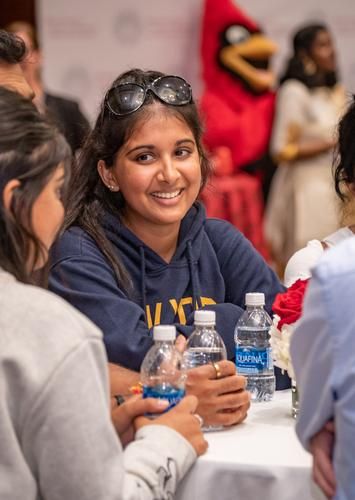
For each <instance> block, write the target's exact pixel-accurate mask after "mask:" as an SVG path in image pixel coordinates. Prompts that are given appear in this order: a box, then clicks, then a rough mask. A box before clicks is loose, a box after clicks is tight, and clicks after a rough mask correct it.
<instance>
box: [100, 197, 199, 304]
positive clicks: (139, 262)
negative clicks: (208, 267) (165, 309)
mask: <svg viewBox="0 0 355 500" xmlns="http://www.w3.org/2000/svg"><path fill="white" fill-rule="evenodd" d="M205 220H206V214H205V209H204V207H203V206H202V205H201V204H200V203H198V202H196V203H195V204H194V205H193V206H192V207H191V208H190V210H189V211H188V213H187V214H186V216H185V217H184V218H183V220H182V222H181V226H180V231H179V237H178V244H177V248H176V251H175V253H174V256H173V258H172V259H171V261H170V262H169V263H167V262H166V261H165V260H164V259H162V258H161V257H160V255H158V254H157V253H156V252H154V250H152V249H151V248H150V247H148V246H147V245H146V244H145V243H144V242H143V241H142V240H140V239H139V238H138V237H137V236H136V235H135V234H134V233H133V232H132V231H131V230H130V229H128V228H127V227H126V226H125V225H124V224H123V223H122V222H121V221H118V220H117V218H116V217H115V216H113V215H112V214H109V213H107V214H106V215H105V217H104V220H103V228H104V230H105V233H106V236H107V238H108V239H109V240H110V242H111V243H112V244H113V246H114V247H115V248H117V249H118V250H119V253H120V258H121V259H122V260H123V262H124V265H125V266H126V268H127V270H128V272H129V273H130V275H131V277H132V280H133V283H134V289H135V290H140V297H139V298H138V297H137V298H136V299H138V300H139V301H141V302H142V305H143V310H144V311H146V308H147V296H148V295H149V296H151V295H152V291H153V290H155V289H156V288H157V287H156V283H155V282H156V280H166V283H167V284H166V286H167V288H170V289H171V288H174V286H173V285H172V282H174V284H175V286H176V289H177V290H178V289H179V288H180V285H181V287H182V288H181V289H185V290H186V288H187V287H189V288H190V289H191V295H192V298H193V303H194V304H196V303H197V304H198V306H199V307H201V304H200V303H199V300H198V297H199V295H200V285H199V280H198V276H197V273H196V271H195V267H196V266H195V263H197V261H198V260H199V257H200V254H201V248H202V241H203V235H204V231H203V230H204V223H205ZM177 268H179V273H175V272H174V270H176V269H177ZM184 269H185V270H186V272H185V273H184ZM177 275H178V276H179V279H178V280H177V279H176V276H177ZM153 282H154V284H153ZM189 283H190V285H189ZM160 288H161V287H160ZM177 290H176V291H173V292H172V295H171V297H175V296H178V295H177ZM167 294H168V292H167ZM168 295H169V294H168Z"/></svg>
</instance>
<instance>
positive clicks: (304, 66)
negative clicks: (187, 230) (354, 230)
mask: <svg viewBox="0 0 355 500" xmlns="http://www.w3.org/2000/svg"><path fill="white" fill-rule="evenodd" d="M344 106H345V92H344V89H343V87H342V86H341V85H339V84H338V78H337V67H336V55H335V48H334V44H333V40H332V37H331V34H330V32H329V29H328V28H327V26H325V25H324V24H314V25H313V24H311V25H308V26H305V27H303V28H302V29H300V30H299V31H297V33H296V34H295V36H294V38H293V55H292V57H291V59H290V60H289V62H288V65H287V68H286V71H285V73H284V75H283V76H282V78H281V87H280V89H279V91H278V97H277V106H276V116H275V121H274V127H273V135H272V141H271V149H272V152H273V155H274V156H275V158H276V159H277V161H278V163H279V167H278V169H277V171H276V174H275V176H274V179H273V182H272V188H271V193H270V198H269V201H268V206H267V209H266V216H265V233H266V237H267V240H268V242H269V245H270V247H271V252H272V255H273V257H274V259H275V261H276V262H277V263H278V264H279V266H280V267H281V268H284V266H285V264H286V262H287V261H288V259H289V258H290V257H291V255H292V254H293V253H294V252H295V251H296V250H299V249H300V248H302V247H303V246H304V245H305V244H306V243H307V241H309V240H310V239H311V238H318V239H321V238H323V237H325V236H326V235H327V234H330V233H332V232H333V231H335V230H336V229H337V228H338V227H339V215H338V202H337V200H336V196H335V193H334V189H333V185H332V172H331V165H332V150H333V147H334V145H335V142H336V137H335V127H336V124H337V121H338V119H339V117H340V115H341V113H342V112H343V108H344ZM320 207H321V208H320Z"/></svg>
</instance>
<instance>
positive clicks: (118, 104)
mask: <svg viewBox="0 0 355 500" xmlns="http://www.w3.org/2000/svg"><path fill="white" fill-rule="evenodd" d="M148 90H150V91H151V92H153V94H154V95H156V96H157V97H158V98H159V99H160V100H161V101H163V102H165V103H166V104H171V105H173V106H183V105H184V104H189V103H190V102H192V90H191V87H190V85H189V84H188V83H187V82H186V81H185V80H184V79H183V78H181V77H179V76H159V77H158V78H156V79H155V80H153V81H152V82H151V83H149V84H147V85H139V84H138V83H120V84H119V85H117V86H116V87H112V88H111V89H110V90H109V91H108V92H107V94H106V97H105V103H106V105H107V107H108V109H109V110H110V111H111V113H113V114H114V115H117V116H124V115H129V114H130V113H134V112H135V111H137V109H139V108H140V107H141V106H142V105H143V104H144V101H145V99H146V97H147V92H148Z"/></svg>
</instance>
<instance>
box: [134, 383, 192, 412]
mask: <svg viewBox="0 0 355 500" xmlns="http://www.w3.org/2000/svg"><path fill="white" fill-rule="evenodd" d="M184 396H185V390H184V389H178V388H176V387H171V386H170V387H167V386H165V387H162V386H161V385H156V386H154V387H148V386H143V399H145V398H158V399H166V400H167V401H169V403H170V404H169V406H168V407H167V409H166V410H164V412H163V413H165V412H166V411H169V410H171V408H173V407H174V406H176V405H177V404H178V403H179V402H180V401H181V399H182V398H183V397H184ZM147 416H149V417H157V416H158V414H152V413H149V414H147Z"/></svg>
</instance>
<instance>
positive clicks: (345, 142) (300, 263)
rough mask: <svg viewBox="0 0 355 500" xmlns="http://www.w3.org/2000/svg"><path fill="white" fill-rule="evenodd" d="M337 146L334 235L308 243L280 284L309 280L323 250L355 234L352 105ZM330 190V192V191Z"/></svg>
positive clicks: (354, 118)
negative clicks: (337, 223)
mask: <svg viewBox="0 0 355 500" xmlns="http://www.w3.org/2000/svg"><path fill="white" fill-rule="evenodd" d="M338 136H339V139H338V146H337V153H338V154H337V156H336V161H335V172H334V176H335V179H334V180H335V190H334V192H336V194H337V195H338V197H339V199H340V201H341V203H342V205H343V206H342V214H343V215H342V225H343V227H341V228H339V229H338V230H337V231H335V232H333V233H332V234H330V235H328V236H326V237H325V238H322V240H318V239H312V240H310V241H309V242H308V243H307V245H306V246H305V247H303V248H301V249H300V250H298V251H297V252H296V253H295V254H294V255H293V256H292V257H291V258H290V260H289V261H288V263H287V266H286V269H285V277H284V283H285V286H287V287H289V286H291V285H292V283H294V282H295V281H296V280H298V279H308V278H310V277H311V274H312V273H311V270H312V268H313V267H314V266H315V265H316V264H317V262H318V260H319V259H320V258H321V256H322V255H323V252H324V251H325V250H326V249H327V248H331V247H333V246H335V245H338V244H339V243H341V242H342V241H344V240H345V239H347V238H350V237H351V236H353V235H354V233H355V213H354V201H355V191H354V186H355V142H354V139H353V138H354V136H355V101H353V102H352V103H351V105H350V107H349V109H348V110H347V112H346V113H345V115H344V116H343V118H342V119H341V121H340V123H339V128H338ZM333 189H334V188H333Z"/></svg>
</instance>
